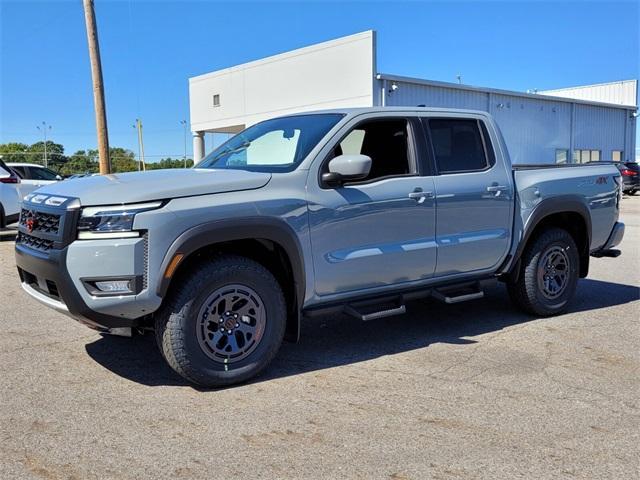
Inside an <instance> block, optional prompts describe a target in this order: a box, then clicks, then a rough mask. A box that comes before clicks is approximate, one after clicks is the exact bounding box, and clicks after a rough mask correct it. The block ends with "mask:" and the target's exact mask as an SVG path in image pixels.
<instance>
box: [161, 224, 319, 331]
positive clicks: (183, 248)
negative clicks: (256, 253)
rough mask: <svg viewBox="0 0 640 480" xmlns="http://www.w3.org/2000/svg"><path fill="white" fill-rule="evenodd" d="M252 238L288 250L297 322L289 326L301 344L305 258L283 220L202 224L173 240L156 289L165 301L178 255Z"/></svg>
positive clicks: (186, 256)
mask: <svg viewBox="0 0 640 480" xmlns="http://www.w3.org/2000/svg"><path fill="white" fill-rule="evenodd" d="M249 239H251V240H254V239H261V240H270V241H272V242H274V243H277V244H278V245H280V246H281V247H282V248H283V249H284V251H285V252H286V254H287V256H288V258H289V263H290V264H291V270H292V274H293V282H294V285H293V288H294V292H295V298H294V301H295V305H296V311H295V312H293V311H292V312H290V315H291V314H293V316H294V318H291V317H290V319H289V320H290V321H291V320H294V324H293V325H291V329H290V328H289V326H288V327H287V330H288V332H287V333H288V337H289V338H290V339H293V340H295V341H297V340H298V337H299V332H300V317H301V308H302V303H303V302H304V297H305V287H306V281H305V265H304V256H303V253H302V246H301V245H300V241H299V240H298V236H297V235H296V233H295V232H294V230H293V228H292V227H290V226H289V225H288V224H287V223H286V222H284V221H283V220H279V219H275V218H268V217H244V218H237V219H234V218H232V219H224V220H216V221H212V222H207V223H202V224H200V225H197V226H195V227H192V228H190V229H188V230H185V231H184V232H182V233H181V234H180V235H179V236H178V237H177V238H176V239H175V240H174V241H173V243H172V244H171V246H170V247H169V249H168V250H167V252H166V253H165V255H164V258H163V260H162V263H161V265H160V270H159V271H160V275H161V276H160V278H159V280H158V283H157V286H156V293H157V294H158V296H160V297H161V298H164V296H165V295H166V293H167V290H168V288H169V285H170V283H171V278H165V276H164V272H166V271H167V267H168V266H169V262H171V260H172V259H173V257H174V255H175V254H177V253H181V254H183V255H184V257H183V261H184V259H186V258H188V257H189V255H191V254H192V253H194V252H195V251H197V250H199V249H201V248H203V247H207V246H209V245H215V244H216V243H223V242H229V241H233V240H249ZM181 263H182V262H181ZM288 323H289V322H288Z"/></svg>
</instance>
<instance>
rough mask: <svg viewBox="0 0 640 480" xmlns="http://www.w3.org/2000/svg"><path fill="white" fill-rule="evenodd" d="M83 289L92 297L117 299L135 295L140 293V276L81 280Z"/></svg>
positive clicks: (141, 279) (141, 285)
mask: <svg viewBox="0 0 640 480" xmlns="http://www.w3.org/2000/svg"><path fill="white" fill-rule="evenodd" d="M80 280H82V283H83V284H84V287H85V288H86V289H87V292H89V294H90V295H92V296H94V297H117V296H120V295H137V294H138V293H140V292H141V291H142V287H143V278H142V276H141V275H132V276H130V277H129V276H122V277H102V278H81V279H80Z"/></svg>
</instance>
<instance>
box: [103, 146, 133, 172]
mask: <svg viewBox="0 0 640 480" xmlns="http://www.w3.org/2000/svg"><path fill="white" fill-rule="evenodd" d="M109 156H110V158H111V173H122V172H135V171H137V170H138V162H137V160H136V155H135V153H133V152H132V151H131V150H128V149H126V148H120V147H112V148H110V149H109Z"/></svg>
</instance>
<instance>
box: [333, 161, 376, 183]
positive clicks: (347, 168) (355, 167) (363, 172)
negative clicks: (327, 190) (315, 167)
mask: <svg viewBox="0 0 640 480" xmlns="http://www.w3.org/2000/svg"><path fill="white" fill-rule="evenodd" d="M370 171H371V157H368V156H366V155H338V156H337V157H335V158H334V159H332V160H331V161H330V162H329V172H328V173H323V174H322V181H323V182H325V183H327V184H329V185H341V184H342V183H344V182H347V181H353V180H362V179H363V178H366V177H367V175H369V172H370Z"/></svg>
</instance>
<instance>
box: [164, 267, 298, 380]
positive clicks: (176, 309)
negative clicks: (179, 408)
mask: <svg viewBox="0 0 640 480" xmlns="http://www.w3.org/2000/svg"><path fill="white" fill-rule="evenodd" d="M178 282H180V283H178ZM174 285H175V287H174ZM172 288H174V289H175V290H174V291H173V292H172V295H171V297H170V298H168V299H167V302H166V305H165V306H163V308H162V310H161V311H160V312H159V313H158V315H157V316H156V322H155V329H156V339H157V342H158V346H159V347H160V350H161V352H162V354H163V356H164V358H165V359H166V360H167V363H169V365H170V366H171V368H173V369H174V370H175V371H176V372H177V373H178V374H180V375H181V376H182V377H184V378H185V379H187V380H188V381H190V382H192V383H195V384H197V385H201V386H204V387H220V386H225V385H231V384H234V383H239V382H242V381H245V380H247V379H249V378H251V377H253V376H255V375H257V374H258V373H259V372H260V371H261V370H263V369H264V368H265V367H266V366H267V365H268V364H269V362H270V361H271V360H272V359H273V357H274V356H275V355H276V353H277V351H278V349H279V348H280V345H281V343H282V339H283V337H284V332H285V326H286V307H285V301H284V296H283V294H282V289H281V288H280V286H279V284H278V282H277V280H276V279H275V278H274V276H273V275H272V274H271V273H270V272H269V271H268V270H267V269H266V268H264V267H263V266H262V265H260V264H259V263H256V262H254V261H253V260H250V259H247V258H245V257H240V256H235V255H224V256H220V257H217V258H215V259H212V260H207V261H205V263H204V264H203V265H201V266H199V267H196V268H195V269H194V270H192V271H190V272H188V274H186V275H184V276H182V278H177V279H175V281H174V282H173V285H172Z"/></svg>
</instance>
